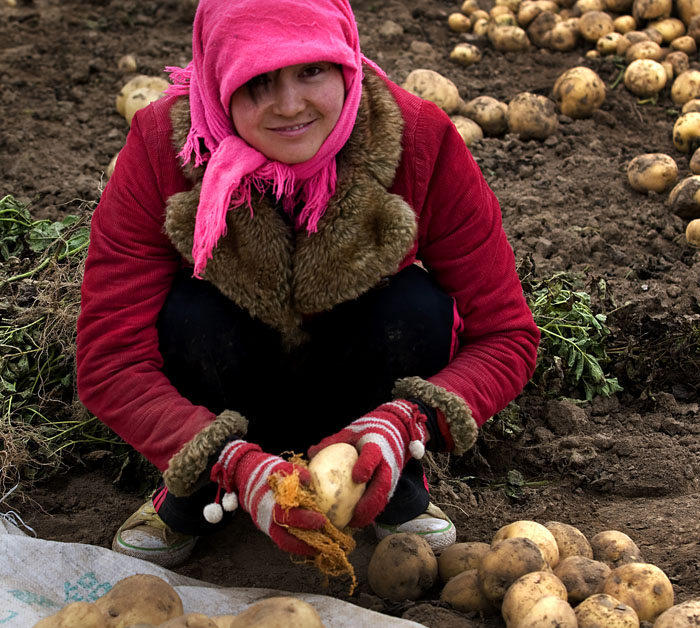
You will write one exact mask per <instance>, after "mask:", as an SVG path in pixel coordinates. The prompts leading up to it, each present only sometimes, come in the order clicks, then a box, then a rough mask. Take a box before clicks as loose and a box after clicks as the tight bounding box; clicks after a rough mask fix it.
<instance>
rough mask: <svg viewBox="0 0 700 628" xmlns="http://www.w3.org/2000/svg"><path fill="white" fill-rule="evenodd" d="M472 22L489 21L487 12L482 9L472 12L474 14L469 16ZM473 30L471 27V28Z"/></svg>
mask: <svg viewBox="0 0 700 628" xmlns="http://www.w3.org/2000/svg"><path fill="white" fill-rule="evenodd" d="M471 18H472V21H474V22H475V21H476V20H486V21H488V20H489V19H490V17H489V14H488V11H484V10H483V9H477V10H476V11H474V13H472V14H471ZM472 29H473V27H472Z"/></svg>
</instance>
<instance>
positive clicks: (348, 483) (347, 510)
mask: <svg viewBox="0 0 700 628" xmlns="http://www.w3.org/2000/svg"><path fill="white" fill-rule="evenodd" d="M357 458H358V454H357V449H355V448H354V447H353V446H352V445H348V444H347V443H337V444H335V445H330V446H328V447H326V448H325V449H322V450H321V451H319V452H318V453H317V454H316V455H315V456H314V457H313V458H312V459H311V462H309V474H310V475H311V488H312V489H313V492H314V495H315V497H316V504H317V505H318V507H319V508H320V509H321V511H322V512H323V513H324V514H325V515H326V516H327V517H328V519H329V521H330V522H331V523H332V524H333V525H334V526H335V527H336V528H344V527H345V526H346V525H348V523H350V519H352V515H353V512H354V511H355V506H356V505H357V502H358V501H359V500H360V497H362V495H363V494H364V492H365V487H366V485H365V484H356V483H355V482H353V480H352V468H353V466H354V465H355V462H357Z"/></svg>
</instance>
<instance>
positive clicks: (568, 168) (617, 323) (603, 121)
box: [0, 0, 700, 628]
mask: <svg viewBox="0 0 700 628" xmlns="http://www.w3.org/2000/svg"><path fill="white" fill-rule="evenodd" d="M483 2H484V6H485V8H488V6H489V5H488V2H486V1H485V0H483ZM192 6H193V5H192V3H191V2H188V1H185V0H161V1H155V0H146V1H138V2H137V1H136V0H120V1H116V0H111V1H110V0H92V1H89V0H63V1H61V2H58V0H35V1H31V0H30V1H26V0H25V1H23V0H18V6H16V7H10V6H6V5H5V3H3V5H2V6H1V7H0V80H1V83H0V84H1V85H2V88H1V89H0V120H2V126H1V130H0V176H1V177H2V179H1V180H2V189H1V190H0V192H1V194H2V195H5V194H13V195H15V196H16V197H17V198H18V199H20V200H22V201H24V202H27V203H29V204H30V206H31V211H32V213H33V215H34V216H36V217H37V218H45V217H49V218H56V217H60V216H62V215H64V214H67V213H72V212H79V211H84V208H85V206H86V203H88V204H90V203H94V202H95V201H97V200H98V199H99V195H100V192H101V190H102V189H103V187H104V184H105V177H104V175H103V172H104V170H105V168H106V166H107V164H108V163H109V161H110V159H111V157H112V156H113V155H114V154H115V153H116V151H117V150H119V148H120V147H121V146H122V145H123V143H124V140H125V137H126V133H127V131H128V128H127V125H126V123H125V121H124V120H123V118H121V116H120V115H119V114H118V113H117V112H116V111H115V109H114V97H115V95H116V94H117V92H118V91H119V89H120V87H121V85H122V84H123V83H124V82H125V80H126V79H127V78H129V77H130V75H129V74H124V73H123V72H121V71H120V70H119V69H118V67H117V62H118V60H119V58H120V57H121V56H122V55H124V54H126V53H131V54H134V55H135V56H136V58H137V60H138V71H139V72H143V73H147V74H153V75H158V74H160V73H161V72H162V68H163V67H164V66H165V65H184V64H185V63H186V62H187V60H188V57H189V36H190V35H189V33H190V20H191V17H192V15H193V9H192ZM353 7H354V9H355V11H356V14H357V19H358V23H359V28H360V32H361V35H362V43H363V49H364V52H365V54H366V55H367V56H369V57H371V58H373V59H374V60H375V61H376V62H378V63H379V64H380V65H381V66H382V67H383V68H384V69H385V70H386V71H387V73H388V74H389V76H390V77H391V78H393V79H394V80H396V81H398V82H401V81H402V80H403V79H404V78H405V77H406V76H407V74H408V73H409V71H410V70H411V69H413V68H417V67H426V68H431V69H434V70H437V71H440V72H441V73H443V74H445V75H446V76H448V77H449V78H451V79H452V80H453V81H454V82H455V83H456V84H457V85H458V87H459V89H460V92H461V95H462V97H463V98H464V99H465V100H468V99H471V98H473V97H476V96H479V95H489V96H494V97H496V98H498V99H500V100H503V101H505V102H508V101H509V100H510V99H511V98H512V97H513V96H514V95H515V94H517V93H518V92H521V91H532V92H535V93H538V94H543V95H548V94H549V93H550V90H551V88H552V85H553V83H554V81H555V79H556V78H557V77H558V76H559V75H560V74H561V72H563V71H564V70H566V69H568V68H570V67H573V66H575V65H580V64H583V65H587V66H588V67H591V68H593V69H594V70H596V71H597V72H598V73H599V75H600V76H601V78H602V79H603V80H604V81H605V83H606V85H607V86H608V92H607V97H606V100H605V103H604V104H603V106H602V107H601V109H600V110H599V111H597V112H596V113H595V114H594V115H593V116H592V117H591V118H588V119H586V120H576V121H574V120H571V119H568V118H561V120H560V122H561V124H560V126H559V130H558V131H557V132H556V133H555V134H554V135H552V136H551V137H549V138H548V139H547V140H545V141H544V142H540V141H521V140H520V139H518V138H517V137H515V136H511V135H505V136H502V137H498V138H487V139H484V140H482V141H479V142H477V143H476V144H474V145H473V146H472V147H471V148H472V152H473V153H474V155H475V156H476V159H477V160H478V162H479V163H480V165H481V167H482V170H483V172H484V175H485V177H486V179H487V180H488V182H489V184H490V185H491V186H492V187H493V189H494V190H495V192H496V193H497V195H498V197H499V199H500V201H501V204H502V209H503V218H504V223H505V227H506V230H507V232H508V234H509V235H510V238H511V242H512V244H513V247H514V249H515V252H516V256H517V259H518V260H519V261H520V262H523V263H525V262H526V263H527V264H528V266H527V267H528V268H530V269H531V268H532V267H533V266H532V265H533V264H534V269H535V271H534V272H536V274H537V276H540V277H548V276H551V275H553V274H555V273H558V272H567V273H577V274H579V275H580V276H582V277H583V278H584V280H585V284H586V285H587V287H588V289H589V290H590V291H591V292H592V293H593V292H595V293H596V303H597V307H599V308H601V309H604V310H605V311H607V312H609V319H608V323H609V325H610V327H611V329H612V331H613V334H612V336H611V337H610V339H609V349H610V354H611V356H612V357H613V362H612V363H611V364H610V365H609V366H608V371H609V373H610V375H614V376H617V377H618V378H619V381H620V384H621V385H622V386H623V388H624V391H623V392H621V393H618V394H617V395H615V396H614V397H613V398H609V399H603V398H595V399H593V401H592V402H590V403H574V402H573V401H571V400H561V399H559V400H557V399H550V398H548V397H547V395H546V394H545V393H544V391H540V390H536V389H534V388H533V387H529V388H528V389H526V391H525V392H524V393H523V395H522V396H521V397H520V398H519V399H518V404H519V405H520V408H521V418H522V420H523V423H524V427H525V429H524V431H523V433H522V434H521V435H520V436H519V437H518V438H516V439H513V440H500V439H499V440H498V441H494V440H493V439H484V438H482V439H481V440H480V441H479V443H478V444H477V447H476V448H475V450H474V451H473V452H470V453H469V454H467V455H466V456H464V457H463V458H462V459H459V460H456V459H451V460H449V459H444V458H441V459H439V460H438V468H435V469H433V470H432V472H431V475H430V477H431V481H432V485H433V496H434V499H435V501H437V502H438V503H439V504H440V505H441V506H442V507H443V508H444V509H445V510H446V511H447V512H448V513H449V514H450V515H451V516H452V518H453V519H454V521H455V523H456V525H457V528H458V531H459V536H458V540H460V541H469V540H489V539H490V538H491V536H492V534H493V533H494V532H495V530H497V529H498V528H499V527H501V526H502V525H504V524H505V523H508V522H510V521H513V520H516V519H535V520H537V521H540V522H545V521H549V520H559V521H563V522H567V523H571V524H574V525H576V526H577V527H579V528H580V529H581V530H582V531H583V532H584V533H585V534H586V535H588V536H589V537H590V536H592V535H593V534H595V533H597V532H599V531H602V530H606V529H618V530H622V531H625V532H626V533H627V534H629V535H630V536H631V537H632V538H633V539H634V540H635V541H636V542H637V544H638V545H639V546H640V548H641V550H642V552H643V556H644V559H645V560H647V561H648V562H652V563H654V564H656V565H658V566H659V567H661V568H662V569H663V570H664V571H665V572H666V573H667V574H668V576H669V578H670V580H671V582H672V583H673V585H674V589H675V593H676V599H677V601H684V600H687V599H690V598H697V597H700V547H699V546H698V541H699V540H700V523H699V522H698V512H699V508H700V487H699V485H698V475H699V473H700V421H698V400H699V393H700V372H699V369H698V356H699V355H700V342H699V338H700V333H699V332H698V329H699V325H700V256H699V255H698V252H697V250H695V249H693V248H692V247H690V246H689V245H688V244H687V243H686V242H685V239H684V229H685V221H683V220H681V219H680V218H678V217H676V216H674V215H673V214H672V213H671V212H670V211H669V209H668V208H667V206H666V195H664V194H655V193H650V194H649V195H645V194H641V193H638V192H634V191H633V190H632V189H631V188H630V187H629V184H628V183H627V179H626V175H625V168H626V166H627V163H628V162H629V160H630V159H631V158H632V157H634V156H636V155H638V154H640V153H647V152H663V153H667V154H669V155H671V156H672V157H674V158H675V159H676V161H677V163H678V166H679V172H680V174H679V176H681V177H682V176H686V175H688V174H689V169H688V157H687V155H683V154H681V153H679V152H677V151H676V150H675V149H674V147H673V143H672V141H671V129H672V125H673V121H674V119H675V116H676V115H677V114H678V111H677V109H676V108H674V107H673V105H672V103H671V101H670V99H669V97H668V94H662V95H661V97H660V98H659V99H658V101H657V102H655V103H654V102H646V103H640V102H638V100H637V99H636V98H635V97H633V96H632V95H631V94H630V93H628V92H627V91H626V90H625V88H624V87H623V86H622V85H620V84H618V85H617V86H615V87H614V88H613V84H614V83H615V80H616V78H617V77H618V74H619V71H620V68H619V66H617V65H615V63H613V62H612V61H610V60H595V59H588V58H585V56H584V55H585V52H586V50H587V49H588V48H590V46H582V47H580V48H579V49H577V50H576V51H574V52H571V53H552V52H547V51H542V50H537V49H532V50H531V51H530V52H527V53H505V54H504V53H500V52H496V51H494V50H493V49H492V48H491V47H490V46H489V45H488V43H486V42H484V41H483V40H477V42H476V43H477V44H478V45H479V46H481V47H482V48H483V59H482V60H481V62H480V63H478V64H477V65H474V66H471V67H469V68H461V67H459V66H456V65H454V64H453V63H451V62H450V61H449V58H448V57H449V52H450V50H451V48H452V47H453V46H454V44H456V43H457V42H459V41H461V40H462V39H463V38H464V36H461V35H458V34H455V33H452V32H450V31H449V30H448V28H447V26H446V16H447V14H448V13H449V12H452V11H454V10H456V9H457V8H458V2H447V1H437V0H434V1H427V0H405V1H403V2H399V1H397V0H386V1H384V2H377V1H375V0H357V1H356V2H353ZM389 21H391V23H389ZM693 65H694V66H696V67H698V63H697V60H693ZM601 286H605V294H603V295H601V293H600V290H599V289H597V288H600V287H601ZM596 287H597V288H596ZM104 468H105V465H104V464H103V461H100V460H97V461H93V462H89V461H87V462H85V464H84V465H82V466H80V467H76V468H74V469H73V470H71V472H70V473H68V474H62V475H60V476H58V477H56V478H55V479H54V480H52V481H51V483H50V484H48V485H43V486H40V487H38V488H37V489H36V490H35V491H33V494H32V497H33V498H34V499H35V500H36V502H37V504H38V505H40V506H41V508H39V507H33V506H32V505H31V504H28V503H24V504H23V505H22V506H21V512H22V514H23V515H24V517H25V520H26V521H27V523H29V524H30V525H31V526H33V527H34V529H35V530H36V531H37V532H38V534H39V535H40V536H41V537H43V538H47V539H55V540H61V541H77V542H84V543H92V544H96V545H102V546H109V545H110V542H111V537H112V534H113V532H114V530H115V528H116V527H117V526H118V524H119V523H120V522H121V521H122V520H123V519H124V518H126V517H127V516H128V515H129V514H130V513H131V512H132V510H133V509H134V508H136V507H137V506H138V505H140V503H141V502H142V500H143V493H141V492H139V489H138V488H137V487H136V486H123V483H122V485H120V486H117V485H115V484H114V477H113V475H112V474H110V473H107V472H105V471H104ZM511 470H518V471H520V472H521V473H522V474H523V475H524V477H525V479H526V480H527V483H526V485H525V486H524V487H523V488H522V489H521V492H520V494H519V495H516V496H514V497H512V496H509V495H508V494H507V492H506V491H505V490H504V486H503V478H504V477H505V476H506V474H507V472H508V471H511ZM357 539H358V544H359V547H358V549H357V550H356V552H355V553H354V554H353V563H354V565H355V567H356V570H357V573H358V576H359V579H360V586H359V590H358V592H357V593H356V594H355V595H354V596H353V597H351V598H347V582H344V581H333V582H331V583H330V585H328V586H326V584H325V583H324V581H323V579H322V578H321V577H320V576H319V575H318V574H317V573H316V572H315V571H314V570H313V569H312V568H310V567H305V566H299V565H294V564H292V563H291V562H290V561H289V558H288V557H287V556H286V555H284V554H282V553H281V552H278V551H277V550H275V548H274V547H273V545H272V544H271V542H269V541H268V540H267V539H266V538H265V537H263V536H262V535H261V534H259V533H257V532H256V531H255V530H254V529H253V528H252V525H251V524H249V522H248V520H247V518H246V516H240V517H238V519H237V520H236V523H235V531H234V532H233V533H231V532H227V533H222V534H220V535H219V536H217V537H215V538H210V539H206V540H202V541H201V542H200V543H199V545H198V547H197V549H196V551H195V554H194V555H193V557H192V560H191V561H190V563H189V564H188V565H186V566H184V567H182V568H180V569H178V571H180V572H181V573H183V574H186V575H188V576H192V577H195V578H200V579H202V580H205V581H209V582H214V583H217V584H220V585H226V586H259V587H273V588H280V589H285V590H289V591H310V592H320V593H328V594H330V595H335V596H338V597H340V598H343V599H349V601H351V602H354V603H357V604H359V605H362V606H366V607H369V608H372V609H374V610H379V611H381V612H385V613H389V614H393V615H398V616H403V617H406V618H410V619H413V620H415V621H418V622H420V623H423V624H424V625H426V626H438V625H439V626H441V628H449V627H452V626H465V627H466V626H474V627H477V626H478V627H487V626H499V625H501V624H500V620H499V619H497V618H496V619H494V618H480V617H475V616H469V615H465V614H462V613H457V612H455V611H452V610H450V609H448V608H447V607H446V606H445V605H444V604H442V603H440V602H439V601H437V598H438V594H439V591H438V590H437V589H436V590H435V591H433V592H432V593H431V594H430V595H428V596H426V599H425V600H420V601H418V602H406V603H400V604H395V603H387V602H384V601H382V600H381V599H379V598H377V597H376V596H374V595H373V594H372V592H371V590H370V589H369V587H368V585H367V582H366V565H367V561H368V560H369V556H370V555H371V551H372V547H373V543H374V542H373V539H372V535H371V534H370V533H369V532H368V531H362V532H360V533H359V534H358V535H357Z"/></svg>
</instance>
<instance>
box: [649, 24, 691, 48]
mask: <svg viewBox="0 0 700 628" xmlns="http://www.w3.org/2000/svg"><path fill="white" fill-rule="evenodd" d="M649 28H653V29H655V30H657V31H658V32H659V33H660V34H661V40H662V42H663V43H665V44H668V43H670V42H672V41H673V40H674V39H676V37H681V36H682V35H685V24H683V21H682V20H679V19H678V18H677V17H667V18H665V19H663V20H656V21H655V22H650V23H649Z"/></svg>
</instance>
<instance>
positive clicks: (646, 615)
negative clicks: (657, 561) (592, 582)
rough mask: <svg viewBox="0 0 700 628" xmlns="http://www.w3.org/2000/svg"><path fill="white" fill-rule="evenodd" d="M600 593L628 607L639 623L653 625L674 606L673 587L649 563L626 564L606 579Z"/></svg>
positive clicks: (660, 572)
mask: <svg viewBox="0 0 700 628" xmlns="http://www.w3.org/2000/svg"><path fill="white" fill-rule="evenodd" d="M603 593H606V594H608V595H611V596H612V597H614V598H615V599H616V600H619V601H620V602H622V603H623V604H627V605H628V606H631V607H632V608H633V609H634V611H635V612H636V613H637V616H638V617H639V621H654V620H655V619H656V618H657V617H658V616H659V615H661V613H663V612H664V611H665V610H666V609H669V608H671V606H673V585H672V584H671V582H670V581H669V579H668V577H667V576H666V574H665V573H664V572H663V571H662V570H661V569H659V568H658V567H657V566H656V565H652V564H650V563H626V564H624V565H620V566H619V567H616V568H615V569H613V570H612V571H611V572H610V574H609V575H608V577H607V578H606V579H605V584H604V585H603Z"/></svg>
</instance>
